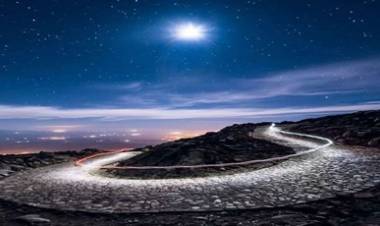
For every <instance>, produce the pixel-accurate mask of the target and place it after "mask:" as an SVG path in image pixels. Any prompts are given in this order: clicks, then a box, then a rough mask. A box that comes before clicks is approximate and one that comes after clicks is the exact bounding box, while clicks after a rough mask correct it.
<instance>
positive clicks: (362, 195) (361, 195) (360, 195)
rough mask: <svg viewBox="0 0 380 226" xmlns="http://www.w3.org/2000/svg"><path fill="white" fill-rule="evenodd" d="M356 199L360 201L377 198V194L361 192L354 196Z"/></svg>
mask: <svg viewBox="0 0 380 226" xmlns="http://www.w3.org/2000/svg"><path fill="white" fill-rule="evenodd" d="M354 197H355V198H359V199H368V198H373V197H375V194H373V193H371V192H359V193H356V194H354Z"/></svg>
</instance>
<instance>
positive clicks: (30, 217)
mask: <svg viewBox="0 0 380 226" xmlns="http://www.w3.org/2000/svg"><path fill="white" fill-rule="evenodd" d="M14 219H15V220H17V221H23V222H26V223H29V224H50V220H49V219H46V218H42V217H41V216H40V215H38V214H27V215H23V216H20V217H16V218H14Z"/></svg>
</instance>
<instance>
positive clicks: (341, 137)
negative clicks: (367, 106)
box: [282, 110, 380, 148]
mask: <svg viewBox="0 0 380 226" xmlns="http://www.w3.org/2000/svg"><path fill="white" fill-rule="evenodd" d="M282 126H284V128H286V129H288V130H292V131H297V132H302V133H308V134H315V135H320V136H324V137H328V138H330V139H332V140H334V141H335V142H337V143H341V144H346V145H360V146H366V147H376V148H380V110H376V111H363V112H356V113H352V114H343V115H334V116H326V117H322V118H315V119H306V120H302V121H299V122H283V123H282Z"/></svg>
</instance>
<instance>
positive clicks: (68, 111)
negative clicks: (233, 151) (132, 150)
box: [0, 0, 380, 153]
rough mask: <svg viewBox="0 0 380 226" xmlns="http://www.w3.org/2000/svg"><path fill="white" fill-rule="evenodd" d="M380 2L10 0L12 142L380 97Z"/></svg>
mask: <svg viewBox="0 0 380 226" xmlns="http://www.w3.org/2000/svg"><path fill="white" fill-rule="evenodd" d="M379 12H380V1H378V0H362V1H360V0H355V1H354V0H350V1H347V0H321V1H311V0H310V1H307V0H289V1H283V0H265V1H264V0H263V1H259V0H256V1H255V0H248V1H239V0H234V1H232V0H230V1H226V0H224V1H223V0H218V1H216V0H215V1H207V0H203V1H196V0H191V1H190V0H189V1H169V0H167V1H163V0H113V1H106V0H104V1H89V0H81V1H70V0H54V1H53V0H49V1H48V0H33V1H30V0H29V1H27V0H25V1H23V0H18V1H8V0H6V1H0V27H1V32H0V153H1V152H3V153H5V152H7V153H9V152H24V151H38V150H65V149H69V148H72V149H76V148H84V147H99V148H106V149H118V148H125V147H135V146H141V145H143V144H150V143H158V142H162V141H164V140H172V139H176V138H181V137H187V136H194V135H198V134H202V133H204V132H206V131H210V130H217V129H220V128H222V127H224V126H226V125H230V124H232V123H242V122H257V121H272V120H274V121H281V120H295V119H300V118H306V117H311V116H318V115H325V114H335V113H340V112H351V111H357V110H366V109H379V108H380V82H379V81H380V41H379V40H380V22H379Z"/></svg>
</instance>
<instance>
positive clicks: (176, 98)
mask: <svg viewBox="0 0 380 226" xmlns="http://www.w3.org/2000/svg"><path fill="white" fill-rule="evenodd" d="M255 77H257V76H255ZM379 79H380V59H379V58H373V59H367V60H360V61H348V62H341V63H335V64H329V65H319V66H314V67H309V68H304V69H298V70H289V71H283V72H278V73H273V74H269V75H265V76H264V75H263V76H261V78H255V79H227V78H223V79H219V80H218V79H217V77H216V78H213V79H211V78H210V77H207V78H204V79H202V78H199V79H198V80H197V79H194V78H193V79H192V80H191V81H190V84H189V83H188V82H178V81H177V79H173V81H167V82H165V83H160V84H153V85H151V86H146V87H145V86H144V87H142V86H140V88H141V90H139V92H133V93H128V94H122V96H121V97H120V98H119V100H121V101H122V102H123V103H126V104H128V105H129V106H158V107H159V106H165V107H177V108H183V107H200V106H202V107H207V106H211V105H215V104H219V106H220V105H225V106H228V105H230V104H235V105H236V104H237V105H238V104H241V103H247V102H249V103H250V104H251V105H253V104H254V103H257V101H263V100H270V99H274V98H278V97H289V98H292V97H304V98H307V97H313V96H326V95H347V94H352V95H355V94H360V93H363V92H368V91H371V92H374V91H376V90H379V89H380V83H379V82H378V81H379Z"/></svg>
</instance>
